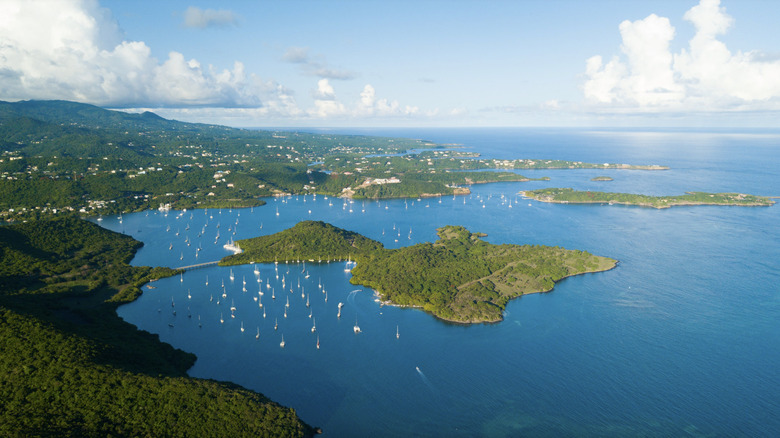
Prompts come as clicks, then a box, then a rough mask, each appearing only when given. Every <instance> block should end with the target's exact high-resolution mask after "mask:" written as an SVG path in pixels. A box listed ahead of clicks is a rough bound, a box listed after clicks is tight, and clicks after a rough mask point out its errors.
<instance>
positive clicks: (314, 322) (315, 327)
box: [311, 317, 317, 333]
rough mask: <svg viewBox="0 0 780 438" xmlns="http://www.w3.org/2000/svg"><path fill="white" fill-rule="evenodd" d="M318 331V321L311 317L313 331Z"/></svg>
mask: <svg viewBox="0 0 780 438" xmlns="http://www.w3.org/2000/svg"><path fill="white" fill-rule="evenodd" d="M316 331H317V322H316V321H315V320H314V318H313V317H312V319H311V332H312V333H314V332H316Z"/></svg>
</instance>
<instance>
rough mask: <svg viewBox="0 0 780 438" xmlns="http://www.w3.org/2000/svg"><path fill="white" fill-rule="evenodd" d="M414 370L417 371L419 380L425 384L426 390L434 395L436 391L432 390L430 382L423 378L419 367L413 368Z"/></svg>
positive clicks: (423, 375)
mask: <svg viewBox="0 0 780 438" xmlns="http://www.w3.org/2000/svg"><path fill="white" fill-rule="evenodd" d="M414 369H415V370H417V374H419V375H420V379H422V381H423V383H425V386H427V387H428V389H430V390H431V392H432V393H434V394H435V393H436V389H434V387H433V385H432V384H431V381H430V380H428V378H427V377H425V374H423V372H422V370H421V369H420V367H414Z"/></svg>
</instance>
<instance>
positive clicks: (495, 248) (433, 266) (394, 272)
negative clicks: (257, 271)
mask: <svg viewBox="0 0 780 438" xmlns="http://www.w3.org/2000/svg"><path fill="white" fill-rule="evenodd" d="M437 231H438V235H439V240H438V241H436V242H435V243H420V244H417V245H413V246H410V247H406V248H399V249H392V250H391V249H385V248H384V246H383V245H382V244H381V243H379V242H376V241H374V240H371V239H368V238H366V237H364V236H361V235H360V234H357V233H354V232H351V231H347V230H343V229H340V228H337V227H334V226H333V225H330V224H326V223H324V222H317V221H304V222H300V223H298V224H297V225H295V226H294V227H292V228H290V229H287V230H284V231H281V232H279V233H276V234H272V235H267V236H260V237H255V238H251V239H245V240H239V241H238V244H239V245H240V246H241V248H242V249H243V252H242V253H240V254H235V255H231V256H228V257H225V258H224V259H222V260H221V261H220V265H223V266H225V265H236V264H244V263H254V262H258V263H262V262H265V263H267V262H274V261H276V262H291V261H292V262H295V261H300V260H304V261H311V262H330V261H332V260H352V261H355V262H356V263H357V264H356V266H355V267H354V268H353V269H352V279H351V280H350V281H351V282H352V283H353V284H359V285H363V286H367V287H370V288H372V289H374V290H375V291H377V294H378V295H379V298H380V299H381V300H382V301H383V303H384V304H388V305H400V306H412V307H420V308H422V309H423V310H425V311H426V312H429V313H431V314H433V315H434V316H436V317H438V318H441V319H443V320H446V321H451V322H457V323H481V322H497V321H501V320H502V318H503V316H502V313H503V311H504V309H505V308H506V304H507V302H508V301H509V300H510V299H512V298H516V297H519V296H522V295H524V294H530V293H535V292H547V291H550V290H552V288H553V287H554V285H555V282H557V281H560V280H561V279H563V278H566V277H569V276H572V275H578V274H583V273H588V272H600V271H606V270H609V269H612V268H614V267H615V266H616V264H617V261H616V260H613V259H610V258H607V257H600V256H595V255H592V254H589V253H587V252H584V251H578V250H567V249H563V248H559V247H549V246H539V245H508V244H503V245H493V244H490V243H487V242H485V241H483V240H482V239H481V237H484V234H477V233H471V232H469V231H468V230H467V229H465V228H463V227H460V226H445V227H442V228H440V229H438V230H437Z"/></svg>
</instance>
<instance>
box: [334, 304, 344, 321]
mask: <svg viewBox="0 0 780 438" xmlns="http://www.w3.org/2000/svg"><path fill="white" fill-rule="evenodd" d="M342 307H344V303H339V313H338V315H336V317H337V318H341V308H342Z"/></svg>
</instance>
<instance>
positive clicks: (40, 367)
mask: <svg viewBox="0 0 780 438" xmlns="http://www.w3.org/2000/svg"><path fill="white" fill-rule="evenodd" d="M139 245H140V243H139V242H137V241H135V240H133V239H132V238H130V237H128V236H124V235H120V234H117V233H114V232H111V231H108V230H105V229H103V228H100V227H98V226H97V225H94V224H92V223H89V222H86V221H82V220H80V219H76V218H73V217H61V218H57V219H52V220H41V221H36V222H35V223H28V224H20V225H13V226H6V227H0V345H2V346H3V353H2V355H0V436H63V437H68V436H73V437H76V436H79V437H81V436H95V437H97V436H252V437H254V436H267V437H276V436H291V437H292V436H310V435H312V434H313V429H311V428H310V427H309V426H307V425H306V424H304V423H302V422H301V421H300V420H299V419H298V418H297V417H296V415H295V411H294V410H292V409H290V408H285V407H282V406H279V405H278V404H276V403H274V402H272V401H270V400H268V399H267V398H265V397H264V396H262V395H260V394H257V393H255V392H252V391H249V390H246V389H243V388H241V387H238V386H236V385H233V384H226V383H221V382H215V381H208V380H201V379H194V378H190V377H188V376H187V374H186V371H187V369H189V368H190V367H191V366H192V365H193V364H194V362H195V357H194V355H192V354H189V353H185V352H182V351H180V350H176V349H174V348H173V347H171V346H170V345H168V344H163V343H161V342H160V341H159V338H158V337H157V336H156V335H152V334H149V333H147V332H141V331H139V330H137V328H136V327H135V326H133V325H131V324H128V323H126V322H124V321H123V320H122V319H120V318H119V317H118V316H117V314H116V307H117V306H118V305H120V304H121V303H124V302H127V301H130V300H132V299H134V298H135V297H136V296H137V295H138V294H140V290H139V287H140V286H141V285H142V284H144V283H146V282H147V281H149V280H154V279H155V278H160V277H163V276H167V275H170V274H171V272H172V271H170V270H168V269H165V268H154V269H153V268H148V267H131V266H129V265H128V264H127V262H128V261H129V259H130V258H131V257H132V256H133V254H134V252H135V250H136V249H137V248H138V246H139Z"/></svg>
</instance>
